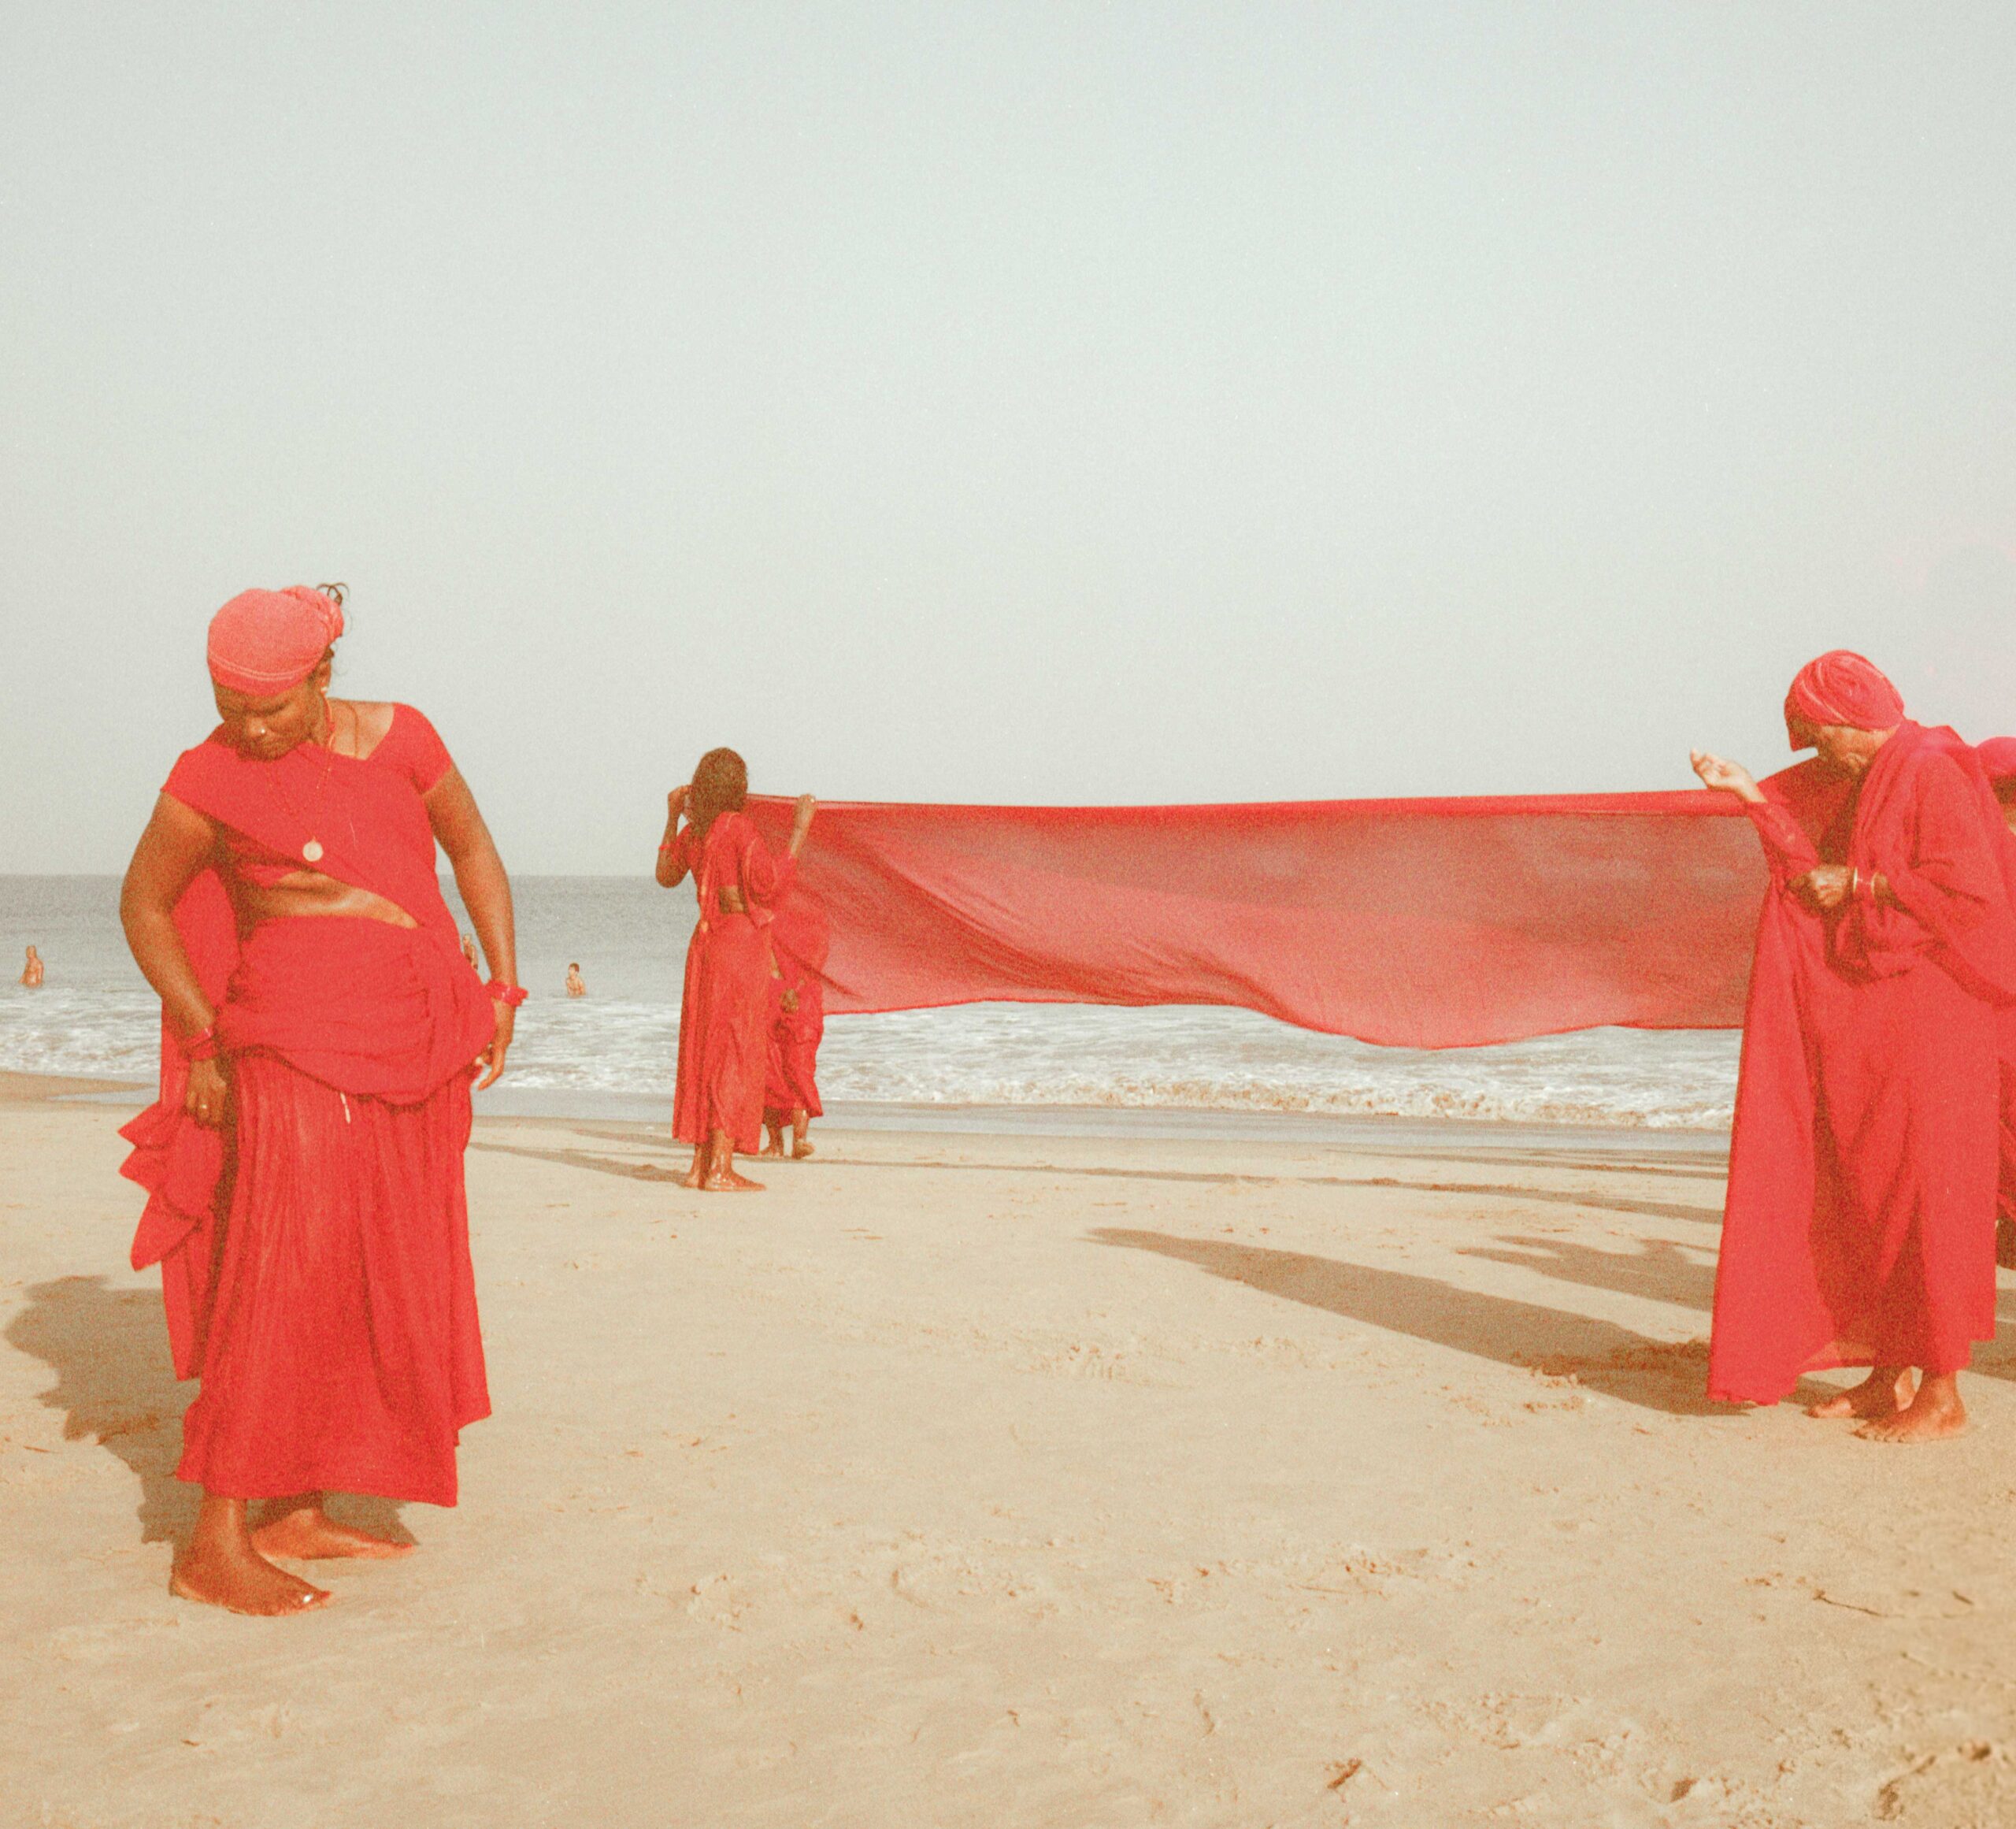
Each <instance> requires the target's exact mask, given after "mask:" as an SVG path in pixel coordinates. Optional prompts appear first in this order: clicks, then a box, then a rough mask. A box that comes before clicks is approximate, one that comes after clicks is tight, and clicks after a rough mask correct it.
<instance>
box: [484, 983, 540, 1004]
mask: <svg viewBox="0 0 2016 1829" xmlns="http://www.w3.org/2000/svg"><path fill="white" fill-rule="evenodd" d="M483 988H484V989H485V990H486V991H487V992H489V993H490V994H491V997H492V998H494V999H495V1000H496V1001H497V1002H498V1003H500V1004H502V1005H503V1006H504V1007H505V1008H506V1009H507V1010H515V1009H517V1007H518V1006H519V1005H520V1004H522V1003H523V1002H524V1000H525V999H526V998H527V996H529V995H530V994H531V993H530V992H528V991H527V990H526V989H525V987H524V985H507V984H506V983H505V981H503V980H502V978H492V979H491V981H490V982H489V983H488V984H487V985H484V987H483Z"/></svg>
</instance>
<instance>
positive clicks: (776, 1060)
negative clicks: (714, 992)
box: [763, 889, 829, 1124]
mask: <svg viewBox="0 0 2016 1829" xmlns="http://www.w3.org/2000/svg"><path fill="white" fill-rule="evenodd" d="M770 933H771V937H772V948H773V953H774V955H775V960H776V976H775V977H773V978H772V979H771V980H770V1040H769V1085H768V1088H767V1089H766V1090H765V1093H764V1095H763V1116H764V1119H765V1122H773V1123H780V1124H788V1123H790V1122H791V1121H792V1118H793V1115H794V1114H795V1113H796V1112H798V1111H803V1112H804V1113H805V1114H806V1116H807V1117H810V1118H819V1117H823V1116H824V1115H825V1106H823V1105H822V1104H820V1102H819V1044H820V1042H821V1041H822V1040H824V1039H825V1033H826V987H825V983H824V981H822V980H821V978H820V975H819V974H820V970H821V967H823V966H825V963H826V952H827V946H828V938H829V936H828V928H827V925H826V916H825V911H823V910H822V909H821V907H819V905H818V903H816V902H814V901H813V900H812V898H811V897H810V896H808V895H806V892H804V891H803V890H802V889H794V890H792V892H791V893H790V894H789V895H787V896H785V897H784V899H783V900H782V901H781V902H780V903H779V905H778V908H777V914H776V920H775V921H773V922H772V923H771V925H770ZM787 991H788V992H790V993H791V999H792V1001H793V1003H794V1004H795V1005H796V1007H795V1008H794V1009H789V1010H787V1009H786V1008H785V1007H784V993H785V992H787Z"/></svg>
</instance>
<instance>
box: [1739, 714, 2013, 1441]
mask: <svg viewBox="0 0 2016 1829" xmlns="http://www.w3.org/2000/svg"><path fill="white" fill-rule="evenodd" d="M1764 788H1765V790H1766V793H1767V795H1768V796H1770V800H1771V805H1770V807H1767V808H1763V809H1759V810H1758V812H1757V814H1756V815H1755V825H1756V827H1757V829H1758V833H1759V834H1760V836H1761V837H1762V839H1763V841H1764V847H1765V851H1766V857H1767V859H1768V860H1769V865H1770V874H1771V880H1772V887H1771V889H1770V892H1769V893H1768V894H1767V896H1766V900H1765V907H1764V912H1763V916H1762V921H1761V922H1760V924H1759V927H1758V938H1757V948H1756V964H1755V972H1754V974H1753V976H1752V979H1751V992H1750V1000H1749V1009H1748V1013H1747V1022H1746V1024H1745V1034H1744V1058H1743V1071H1742V1078H1741V1081H1740V1085H1739V1088H1738V1091H1737V1096H1736V1126H1735V1130H1734V1133H1733V1137H1732V1140H1731V1147H1730V1160H1729V1200H1728V1207H1727V1211H1726V1215H1725V1222H1724V1226H1723V1231H1722V1242H1721V1261H1720V1263H1719V1266H1718V1271H1717V1277H1716V1285H1715V1323H1714V1337H1713V1341H1712V1345H1711V1349H1710V1363H1709V1389H1710V1394H1711V1395H1713V1396H1714V1397H1721V1398H1724V1399H1728V1400H1731V1401H1757V1402H1762V1403H1774V1402H1776V1401H1777V1400H1778V1399H1779V1398H1781V1397H1784V1395H1785V1394H1786V1393H1788V1392H1789V1391H1790V1390H1791V1389H1792V1388H1793V1386H1795V1384H1796V1383H1797V1382H1798V1379H1799V1375H1800V1374H1801V1373H1802V1372H1803V1371H1808V1370H1812V1369H1816V1368H1818V1367H1825V1366H1833V1365H1866V1364H1892V1363H1895V1364H1908V1365H1917V1366H1920V1367H1924V1368H1925V1370H1927V1371H1933V1372H1947V1371H1955V1370H1957V1369H1959V1367H1961V1366H1963V1365H1965V1364H1966V1363H1967V1360H1968V1357H1969V1354H1970V1348H1971V1343H1972V1342H1973V1341H1977V1340H1985V1339H1988V1338H1992V1337H1993V1334H1994V1331H1995V1271H1994V1242H1993V1234H1994V1215H1995V1211H1996V1188H1997V1180H1998V1167H1999V1144H2000V1118H1999V1106H2000V1076H2001V1073H2002V1065H2001V1062H2000V1060H1999V1054H2000V1052H2001V1047H2000V1037H2001V1036H2002V1034H2003V1032H2004V1030H2005V1026H2006V1019H2005V1017H2004V1015H2003V1011H2004V1010H2005V1008H2006V1007H2007V1006H2009V1005H2010V1004H2011V1003H2012V1001H2016V907H2012V896H2016V846H2012V844H2010V837H2009V834H2008V833H2007V829H2006V828H2005V827H2004V826H2003V823H2002V820H2001V816H2000V812H1999V808H1998V807H1997V806H1996V801H1995V798H1994V794H1993V791H1992V788H1991V787H1990V786H1989V784H1988V778H1987V777H1986V774H1985V773H1984V770H1983V769H1982V766H1981V762H1980V759H1979V758H1978V757H1977V755H1975V753H1974V752H1973V751H1971V750H1970V749H1969V748H1968V747H1967V746H1966V744H1963V743H1962V742H1961V741H1960V740H1959V738H1958V737H1956V736H1954V735H1953V733H1951V731H1947V730H1927V729H1923V728H1922V727H1921V726H1919V725H1914V724H1910V723H1906V724H1904V725H1902V726H1901V727H1900V728H1899V731H1898V733H1897V735H1896V736H1895V737H1893V738H1892V739H1891V740H1890V741H1889V742H1888V744H1885V745H1884V748H1883V749H1882V750H1881V751H1880V752H1879V753H1878V755H1877V760H1876V762H1875V763H1874V765H1873V766H1872V767H1871V768H1870V771H1869V774H1867V775H1866V777H1864V778H1863V781H1862V784H1861V786H1860V789H1859V792H1858V791H1857V790H1856V789H1855V786H1854V785H1853V784H1851V783H1850V782H1847V781H1845V780H1844V779H1842V778H1840V777H1833V776H1830V775H1829V774H1828V773H1827V772H1826V771H1825V770H1824V769H1822V768H1821V766H1820V765H1819V764H1818V763H1817V762H1807V763H1804V764H1802V765H1801V766H1799V767H1797V768H1794V769H1790V770H1787V771H1786V772H1785V773H1784V774H1781V775H1778V776H1775V777H1773V778H1772V779H1771V780H1770V781H1767V782H1766V783H1765V784H1764ZM1817 863H1845V864H1847V865H1850V866H1853V867H1855V868H1856V869H1858V870H1860V871H1861V872H1862V874H1864V876H1868V875H1869V874H1871V873H1873V872H1881V874H1883V875H1884V877H1887V878H1888V881H1889V882H1890V884H1891V885H1892V889H1894V891H1895V892H1896V898H1897V900H1898V902H1899V903H1900V904H1901V906H1899V907H1894V908H1893V907H1882V906H1878V905H1877V903H1874V902H1873V900H1870V899H1868V898H1866V897H1862V898H1858V899H1856V900H1852V901H1851V902H1850V903H1848V904H1847V905H1846V906H1845V907H1844V908H1842V909H1841V910H1840V911H1837V912H1836V913H1835V914H1830V915H1822V914H1818V913H1815V912H1814V911H1811V910H1810V909H1809V908H1807V907H1806V905H1805V904H1804V903H1802V902H1801V901H1800V900H1799V899H1798V898H1797V897H1796V896H1795V895H1794V894H1793V893H1792V890H1791V889H1790V887H1789V885H1791V883H1792V881H1794V880H1795V878H1796V877H1799V876H1800V875H1802V874H1803V873H1804V872H1805V871H1807V870H1810V869H1811V868H1813V867H1814V865H1815V864H1817Z"/></svg>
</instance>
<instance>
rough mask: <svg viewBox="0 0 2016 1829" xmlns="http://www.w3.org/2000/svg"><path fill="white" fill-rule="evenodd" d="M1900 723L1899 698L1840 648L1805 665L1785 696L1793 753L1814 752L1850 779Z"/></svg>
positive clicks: (1879, 674) (1869, 665)
mask: <svg viewBox="0 0 2016 1829" xmlns="http://www.w3.org/2000/svg"><path fill="white" fill-rule="evenodd" d="M1903 722H1904V699H1903V694H1902V693H1900V692H1899V691H1898V690H1897V688H1896V687H1895V686H1893V685H1892V684H1891V683H1890V681H1889V680H1888V678H1887V677H1885V675H1884V673H1883V671H1882V670H1881V668H1879V667H1877V666H1876V665H1875V664H1874V663H1873V662H1870V661H1867V660H1865V659H1863V658H1862V656H1861V655H1858V654H1851V652H1849V651H1848V650H1847V649H1846V648H1844V647H1837V648H1834V649H1833V650H1831V651H1829V652H1828V653H1826V654H1823V655H1821V657H1820V658H1819V659H1818V660H1813V661H1808V662H1807V664H1806V665H1805V666H1803V667H1801V668H1800V669H1799V674H1798V677H1796V678H1795V679H1794V680H1793V681H1792V690H1791V691H1790V692H1788V693H1786V695H1785V736H1786V737H1787V739H1788V740H1789V741H1790V743H1791V744H1792V748H1794V749H1811V750H1818V751H1819V753H1820V758H1821V760H1822V761H1823V762H1828V763H1829V764H1831V765H1832V766H1834V767H1835V768H1837V769H1840V770H1843V771H1844V772H1845V773H1847V774H1851V775H1859V774H1863V773H1864V772H1866V770H1867V769H1868V767H1869V765H1870V763H1871V762H1873V761H1874V760H1875V759H1876V752H1877V751H1878V750H1880V749H1881V748H1882V747H1883V745H1884V743H1885V742H1886V741H1888V739H1889V737H1890V735H1891V733H1892V732H1893V731H1895V730H1896V728H1897V726H1898V725H1900V724H1902V723H1903Z"/></svg>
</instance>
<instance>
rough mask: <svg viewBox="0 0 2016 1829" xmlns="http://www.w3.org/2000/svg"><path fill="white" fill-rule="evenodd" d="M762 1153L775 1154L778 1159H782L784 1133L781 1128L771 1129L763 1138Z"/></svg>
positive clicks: (766, 1154)
mask: <svg viewBox="0 0 2016 1829" xmlns="http://www.w3.org/2000/svg"><path fill="white" fill-rule="evenodd" d="M763 1153H764V1155H765V1156H776V1158H778V1159H780V1160H782V1159H783V1156H784V1133H783V1132H782V1131H781V1130H773V1131H771V1132H770V1133H769V1135H768V1136H767V1137H765V1138H764V1139H763Z"/></svg>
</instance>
